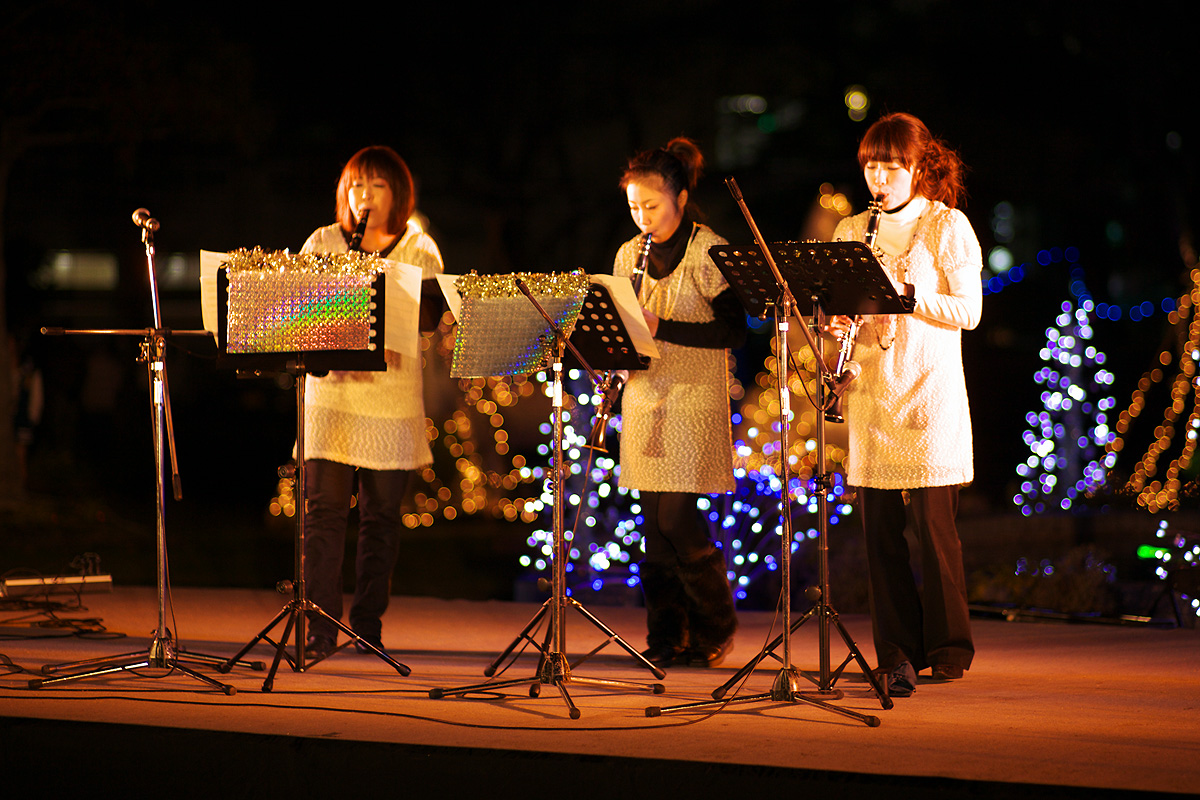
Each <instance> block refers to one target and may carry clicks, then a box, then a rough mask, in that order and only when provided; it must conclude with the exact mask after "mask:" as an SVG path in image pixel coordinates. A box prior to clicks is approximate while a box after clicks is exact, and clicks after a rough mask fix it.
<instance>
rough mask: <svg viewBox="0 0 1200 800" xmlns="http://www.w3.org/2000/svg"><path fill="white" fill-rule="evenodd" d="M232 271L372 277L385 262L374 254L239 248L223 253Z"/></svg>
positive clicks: (382, 267) (381, 269)
mask: <svg viewBox="0 0 1200 800" xmlns="http://www.w3.org/2000/svg"><path fill="white" fill-rule="evenodd" d="M224 264H225V266H227V267H229V269H230V271H231V272H313V273H320V274H324V275H375V274H378V273H379V272H381V271H383V269H384V267H385V266H386V264H385V263H384V260H383V259H382V258H380V257H379V256H377V255H375V254H374V253H362V252H358V251H353V252H349V253H291V252H288V251H287V250H270V251H268V250H263V249H262V248H261V247H253V248H251V249H249V250H247V249H246V248H244V247H243V248H241V249H238V250H233V251H232V252H229V253H227V254H226V259H225V261H224Z"/></svg>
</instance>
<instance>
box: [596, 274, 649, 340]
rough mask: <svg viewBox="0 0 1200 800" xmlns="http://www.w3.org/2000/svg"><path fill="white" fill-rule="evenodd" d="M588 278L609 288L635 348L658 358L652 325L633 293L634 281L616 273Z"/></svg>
mask: <svg viewBox="0 0 1200 800" xmlns="http://www.w3.org/2000/svg"><path fill="white" fill-rule="evenodd" d="M588 280H590V281H592V282H593V283H598V284H600V285H601V286H603V287H604V288H605V289H608V293H609V295H611V296H612V299H613V302H614V303H616V304H617V313H619V314H620V315H621V321H622V322H624V323H625V330H627V331H629V340H630V341H631V342H633V346H634V349H636V350H637V351H638V353H640V354H641V355H644V356H649V357H650V358H658V346H657V345H655V344H654V337H653V336H651V335H650V326H648V325H647V324H646V318H645V317H644V316H642V307H641V306H640V305H638V300H637V295H635V294H634V293H633V283H632V282H630V280H629V278H618V277H617V276H615V275H589V276H588Z"/></svg>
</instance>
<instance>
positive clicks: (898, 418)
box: [830, 114, 983, 697]
mask: <svg viewBox="0 0 1200 800" xmlns="http://www.w3.org/2000/svg"><path fill="white" fill-rule="evenodd" d="M858 163H859V166H860V167H861V168H862V170H863V176H864V178H865V179H866V182H867V188H868V189H869V190H870V192H871V196H872V197H875V198H876V199H877V201H878V203H879V204H880V206H881V207H882V215H881V219H880V222H879V230H878V239H877V242H876V248H877V251H881V253H882V255H881V259H880V260H881V262H882V263H883V266H884V269H885V270H886V272H887V273H888V275H889V277H890V278H891V279H892V282H893V283H894V284H895V285H896V287H897V289H898V290H899V291H900V292H901V293H903V294H905V295H907V296H909V297H911V298H912V299H913V300H914V301H915V304H916V306H915V311H914V312H913V313H912V314H906V315H899V316H894V315H886V316H876V317H869V318H867V320H866V321H865V322H864V323H863V325H862V327H861V329H860V330H859V333H858V338H857V348H856V350H855V356H854V360H855V361H857V362H858V363H859V365H860V366H861V368H862V373H861V375H860V377H859V378H858V379H857V380H855V381H854V382H853V383H851V384H850V386H849V389H848V390H847V392H846V398H845V407H846V416H847V420H848V423H849V425H850V452H849V458H848V460H847V466H848V476H847V482H848V483H849V484H850V485H851V486H854V487H856V489H857V493H858V497H859V500H860V503H859V508H860V511H861V517H862V521H863V531H864V534H865V536H866V544H867V568H868V576H869V588H870V599H871V619H872V623H873V625H872V627H873V630H874V637H875V653H876V657H877V658H878V662H879V670H880V672H882V673H885V682H886V683H887V684H888V687H889V691H890V693H891V694H892V696H894V697H905V696H908V695H910V694H912V692H913V691H915V688H916V674H917V673H918V672H920V671H921V670H923V669H926V668H928V669H931V671H932V676H933V678H934V679H937V680H953V679H956V678H961V677H962V676H963V671H964V670H966V669H968V668H970V666H971V660H972V658H973V656H974V653H975V646H974V644H973V641H972V638H971V626H970V619H969V616H968V612H967V591H966V581H965V578H964V575H963V562H962V547H961V544H960V543H959V538H958V530H957V528H956V525H955V516H956V514H957V510H958V489H959V487H960V486H962V485H965V484H967V483H970V482H971V480H972V479H973V477H974V466H973V460H972V453H971V416H970V411H969V409H968V406H967V389H966V383H965V380H964V377H963V366H962V332H963V331H964V330H971V329H972V328H974V327H975V326H976V325H978V324H979V316H980V312H981V309H982V287H981V284H980V271H981V270H982V268H983V260H982V256H981V254H980V249H979V241H978V239H977V238H976V237H975V232H974V231H973V230H972V229H971V224H970V223H969V222H968V221H967V218H966V216H965V215H964V214H963V213H962V212H961V211H959V210H957V209H956V205H957V204H958V200H959V199H960V197H961V196H962V193H963V186H962V172H963V166H962V162H961V161H960V160H959V158H958V155H957V154H956V153H955V152H954V151H953V150H951V149H949V148H948V147H947V146H946V145H944V144H943V143H942V142H940V141H939V140H937V139H935V138H934V137H933V136H932V135H930V133H929V129H928V128H926V127H925V124H924V123H923V122H921V121H920V120H919V119H917V118H916V117H914V116H912V115H910V114H888V115H886V116H884V117H882V118H881V119H879V120H878V121H877V122H876V123H875V124H873V125H872V126H871V127H870V128H869V129H868V130H867V133H866V135H865V136H864V137H863V139H862V142H861V143H860V144H859V148H858ZM867 219H868V214H867V213H863V214H859V215H858V216H855V217H851V218H849V219H846V220H843V221H842V222H841V224H839V225H838V228H837V231H836V233H835V234H834V237H835V238H836V239H843V240H860V241H861V240H863V238H864V235H865V233H866V227H867ZM849 322H850V320H849V319H847V318H845V317H837V318H835V319H834V320H833V321H832V322H831V326H830V327H831V328H832V329H834V330H836V331H839V332H842V331H845V330H846V329H847V328H848V326H849ZM909 524H911V527H912V531H913V533H914V534H915V537H916V540H917V542H918V543H919V545H920V550H921V554H920V564H921V576H922V587H921V588H920V589H919V590H918V586H917V581H916V578H915V577H914V575H913V571H912V569H911V568H910V567H909V548H908V544H907V542H906V540H905V536H904V531H905V528H906V527H907V525H909Z"/></svg>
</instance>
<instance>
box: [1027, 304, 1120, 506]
mask: <svg viewBox="0 0 1200 800" xmlns="http://www.w3.org/2000/svg"><path fill="white" fill-rule="evenodd" d="M1092 311H1093V305H1092V301H1091V300H1090V299H1084V300H1082V301H1081V302H1080V304H1079V306H1078V307H1076V306H1075V304H1074V302H1071V301H1067V302H1064V303H1063V304H1062V306H1061V308H1060V311H1059V314H1058V315H1057V316H1056V317H1055V319H1054V324H1053V325H1052V326H1050V327H1049V328H1047V329H1046V345H1045V347H1043V348H1042V350H1041V353H1040V355H1041V359H1042V361H1043V362H1045V366H1043V367H1041V368H1040V369H1038V371H1037V372H1036V373H1034V380H1035V381H1036V382H1037V383H1038V384H1040V385H1041V386H1043V387H1045V388H1044V389H1043V391H1042V393H1041V401H1042V409H1041V410H1040V411H1030V412H1029V413H1028V414H1026V416H1025V422H1026V423H1027V424H1028V425H1029V427H1028V428H1027V429H1026V430H1025V432H1024V433H1023V434H1022V438H1023V439H1024V441H1025V444H1026V445H1028V447H1029V457H1028V458H1026V459H1025V461H1024V462H1023V463H1021V464H1019V465H1018V466H1017V474H1018V475H1020V476H1021V479H1022V480H1021V489H1020V491H1019V492H1018V493H1017V495H1016V496H1015V497H1014V498H1013V502H1014V503H1016V504H1017V506H1019V507H1020V509H1021V513H1022V514H1024V515H1026V516H1029V515H1030V514H1035V513H1039V514H1040V513H1042V512H1043V511H1046V510H1049V509H1062V510H1064V511H1065V510H1069V509H1070V508H1071V507H1072V505H1073V504H1075V503H1076V502H1077V501H1078V500H1080V499H1081V498H1083V497H1084V496H1085V495H1087V494H1088V493H1090V492H1092V491H1094V490H1095V489H1096V488H1097V487H1098V486H1100V485H1102V484H1103V483H1104V480H1105V474H1106V472H1107V470H1108V469H1109V468H1111V467H1112V465H1113V463H1114V462H1115V460H1116V456H1115V454H1113V453H1111V452H1107V451H1106V448H1107V447H1108V445H1109V443H1110V442H1111V441H1112V439H1113V436H1114V434H1113V433H1112V432H1111V431H1110V427H1109V419H1110V417H1111V410H1112V409H1113V407H1114V406H1115V405H1116V401H1115V400H1114V399H1113V398H1112V397H1111V396H1109V395H1107V394H1106V393H1107V392H1109V391H1111V390H1110V388H1109V387H1111V386H1112V383H1113V374H1112V373H1111V372H1109V371H1108V370H1107V369H1105V368H1104V364H1105V363H1106V361H1107V358H1106V357H1105V355H1104V353H1103V352H1101V351H1099V350H1097V349H1096V347H1095V346H1094V345H1093V344H1091V339H1092V336H1093V333H1094V331H1093V329H1092V325H1091V321H1090V313H1091V312H1092Z"/></svg>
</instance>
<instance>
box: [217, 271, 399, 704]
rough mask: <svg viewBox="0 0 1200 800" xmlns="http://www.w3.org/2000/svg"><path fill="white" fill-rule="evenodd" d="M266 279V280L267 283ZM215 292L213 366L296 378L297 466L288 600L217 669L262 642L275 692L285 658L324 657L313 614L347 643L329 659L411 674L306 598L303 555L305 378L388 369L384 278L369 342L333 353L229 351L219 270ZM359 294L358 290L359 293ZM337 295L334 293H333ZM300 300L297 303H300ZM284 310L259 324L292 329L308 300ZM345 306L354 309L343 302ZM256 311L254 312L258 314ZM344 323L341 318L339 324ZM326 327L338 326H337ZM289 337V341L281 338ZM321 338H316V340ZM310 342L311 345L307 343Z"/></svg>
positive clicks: (376, 293)
mask: <svg viewBox="0 0 1200 800" xmlns="http://www.w3.org/2000/svg"><path fill="white" fill-rule="evenodd" d="M270 277H271V276H270V275H269V274H268V275H266V278H270ZM217 287H218V302H217V308H218V313H219V317H218V325H217V329H218V338H217V350H218V357H217V366H218V367H225V368H232V369H236V370H239V371H240V372H242V373H247V374H251V375H256V376H262V375H266V374H271V373H280V372H286V373H288V374H291V375H293V376H294V377H295V381H296V467H295V497H296V535H295V560H294V573H293V578H292V580H290V581H286V580H285V581H280V582H279V584H278V585H277V586H276V588H277V590H278V591H279V593H280V594H287V593H289V592H290V593H291V595H292V599H291V600H290V601H289V602H288V603H287V604H286V605H285V606H284V607H283V608H282V609H281V610H280V612H279V613H278V614H276V615H275V618H274V619H272V620H271V621H270V622H268V623H267V624H266V626H265V627H263V629H262V630H260V631H259V632H258V634H256V635H255V636H254V638H252V639H251V640H250V641H249V642H247V643H246V644H245V646H243V647H242V649H241V650H239V651H238V653H237V654H236V655H234V656H233V657H232V658H230V659H229V660H228V661H226V662H225V663H223V664H222V665H221V666H220V667H219V669H220V670H221V671H222V672H227V671H228V670H229V669H230V668H231V667H232V666H233V664H234V663H235V662H236V661H237V660H238V659H240V658H241V657H242V656H244V655H245V654H246V653H248V652H249V651H250V648H252V647H254V645H256V644H258V643H259V642H262V641H265V642H267V643H268V644H271V645H274V647H275V658H274V660H273V661H272V662H271V668H270V671H269V672H268V673H267V677H266V679H265V680H264V681H263V686H262V690H263V691H264V692H269V691H271V690H272V689H273V688H274V683H275V673H276V672H277V671H278V669H279V664H280V662H281V661H282V660H283V659H286V660H287V662H288V664H289V665H290V666H291V668H292V671H293V672H305V671H306V670H308V669H309V668H311V667H312V666H314V665H315V664H317V663H319V662H320V661H323V660H324V658H327V657H328V656H324V657H322V658H318V659H313V660H311V661H309V660H307V659H306V658H305V652H304V650H305V647H306V645H307V621H308V617H307V615H308V614H317V615H320V616H322V617H324V618H325V619H327V620H329V621H330V622H332V623H333V624H334V625H335V626H336V627H337V628H338V629H339V630H341V631H342V632H343V633H345V634H346V635H347V636H348V637H349V639H347V640H346V641H345V642H343V643H342V644H341V645H339V646H338V647H336V648H335V649H334V650H333V651H331V652H330V653H329V655H333V653H336V652H338V651H339V650H341V649H343V648H345V647H348V646H350V645H351V644H357V645H359V646H360V647H362V648H365V649H366V650H367V651H368V652H370V653H371V654H373V655H374V656H376V657H377V658H379V659H381V660H382V661H384V662H385V663H387V664H388V665H389V666H391V667H392V668H393V669H395V670H396V672H398V673H400V674H401V675H405V676H406V675H408V674H409V673H410V672H411V670H410V669H409V667H408V666H406V665H405V664H402V663H400V662H399V661H396V660H395V659H394V658H392V657H391V656H389V655H388V654H387V653H386V652H384V651H383V650H381V649H379V648H378V647H376V646H375V645H373V644H371V643H370V642H368V641H366V640H364V639H363V638H362V637H361V636H359V635H358V634H357V633H355V632H354V630H353V629H352V628H350V626H348V625H346V624H345V623H343V622H342V621H341V620H339V619H334V618H333V617H332V616H330V615H329V614H327V613H326V612H325V611H324V609H322V608H321V607H320V606H318V605H317V604H316V603H314V602H312V600H310V599H309V598H308V595H307V592H306V587H305V578H304V573H305V569H304V567H305V563H304V559H305V555H304V535H305V526H306V522H305V513H304V512H305V493H306V487H305V482H304V481H305V472H306V467H305V455H304V394H305V391H306V387H307V377H308V376H309V375H310V374H313V373H325V372H328V371H329V370H334V369H337V370H355V371H360V372H372V371H374V372H381V371H383V370H385V369H387V364H386V363H385V361H384V348H383V346H382V343H383V342H384V333H385V323H384V320H385V317H386V314H385V313H384V309H385V307H386V290H385V278H384V276H383V274H378V275H377V276H376V277H375V278H374V280H373V281H372V282H371V286H370V294H371V297H372V298H373V299H372V300H371V301H370V307H369V309H367V310H366V311H365V312H364V313H366V314H367V315H368V316H369V325H370V328H371V333H370V337H369V338H371V339H373V340H374V341H373V342H363V343H362V346H359V347H337V348H332V349H318V348H317V347H313V348H312V349H303V348H301V349H294V350H286V351H283V350H264V349H255V348H254V347H252V346H251V347H242V348H241V349H240V350H239V351H238V352H231V351H230V345H229V330H230V325H229V317H228V314H229V309H230V308H235V309H236V308H237V307H238V305H239V302H240V299H239V294H238V293H237V292H234V293H233V296H232V297H230V288H229V276H228V274H227V270H224V269H222V270H220V271H219V273H218V280H217ZM359 291H361V289H360V290H359ZM334 294H335V295H336V292H334ZM298 300H299V302H298ZM337 300H338V298H337V297H336V296H334V297H333V298H332V299H331V298H330V297H329V296H326V297H323V298H322V299H321V303H323V304H329V303H331V302H336V301H337ZM282 305H283V306H285V307H284V308H282V309H281V310H279V311H278V312H272V313H267V314H262V315H261V318H263V319H272V320H274V321H275V323H276V326H275V327H277V328H278V329H279V330H283V329H290V328H291V327H292V326H293V324H294V323H295V321H296V318H297V316H300V315H303V314H304V313H305V310H304V309H305V306H306V305H307V301H306V300H304V299H303V298H284V300H283V302H282ZM346 305H353V304H352V303H346ZM256 310H257V309H256ZM343 322H344V319H343ZM330 324H337V323H336V321H335V322H334V323H330ZM268 338H274V340H275V341H278V338H279V337H278V336H274V335H273V334H272V333H269V334H268ZM285 338H287V337H285ZM316 338H319V337H314V339H316ZM309 341H312V340H309ZM284 619H286V620H287V623H286V624H285V625H284V629H283V635H282V636H280V637H279V639H278V641H276V640H274V639H272V638H271V631H273V630H274V629H275V627H276V626H277V625H278V624H279V623H280V622H282V621H283V620H284ZM293 631H294V632H295V635H296V646H295V656H294V657H293V656H291V655H289V654H288V653H287V646H288V639H289V638H290V637H291V635H292V633H293Z"/></svg>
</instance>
